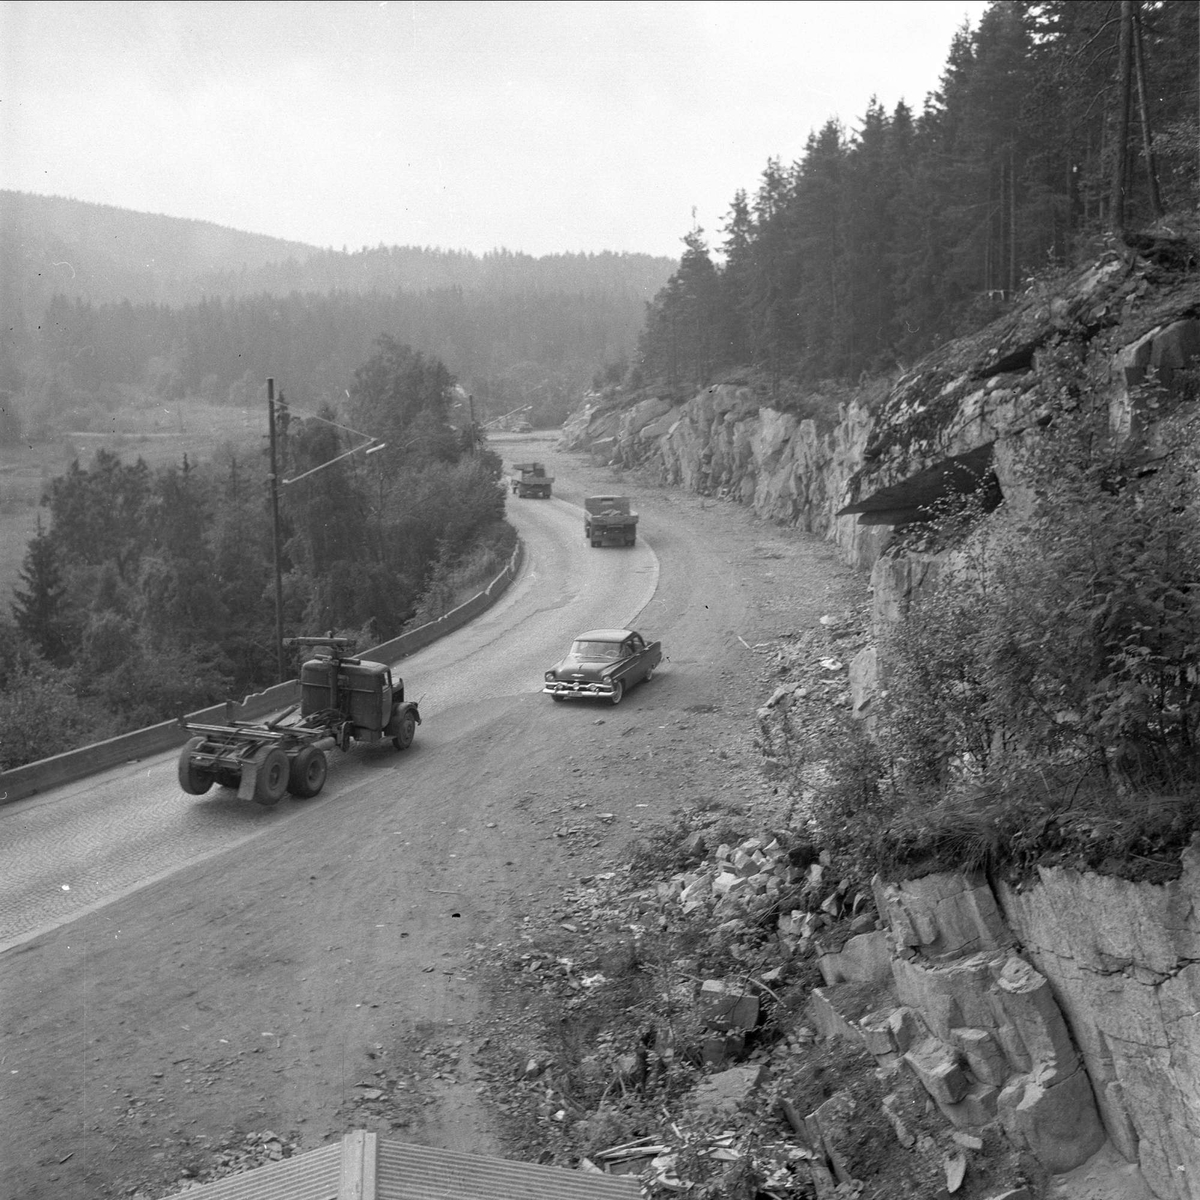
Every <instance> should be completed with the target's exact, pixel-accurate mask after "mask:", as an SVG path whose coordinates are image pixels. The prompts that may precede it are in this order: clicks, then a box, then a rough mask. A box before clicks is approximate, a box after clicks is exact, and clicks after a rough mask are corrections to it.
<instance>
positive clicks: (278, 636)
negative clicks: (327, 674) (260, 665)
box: [267, 379, 285, 683]
mask: <svg viewBox="0 0 1200 1200" xmlns="http://www.w3.org/2000/svg"><path fill="white" fill-rule="evenodd" d="M279 402H280V404H282V403H283V392H282V390H281V391H280V393H279ZM267 425H268V429H269V431H270V441H271V473H270V475H268V476H267V479H268V481H269V482H270V485H271V535H272V544H273V546H274V551H275V663H276V669H277V672H278V676H279V679H278V682H279V683H283V682H284V678H285V677H284V673H283V568H282V566H281V564H280V548H279V464H278V462H277V460H276V437H275V380H274V379H268V380H267Z"/></svg>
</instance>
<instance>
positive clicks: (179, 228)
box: [0, 191, 318, 311]
mask: <svg viewBox="0 0 1200 1200" xmlns="http://www.w3.org/2000/svg"><path fill="white" fill-rule="evenodd" d="M316 253H318V249H317V247H315V246H306V245H305V244H304V243H302V242H289V241H285V240H283V239H282V238H273V237H268V236H267V235H265V234H260V233H243V232H241V231H240V230H235V229H227V228H225V227H224V226H221V225H215V224H213V223H212V222H209V221H197V220H191V219H189V218H185V217H166V216H160V215H157V214H152V213H140V212H134V211H132V210H131V209H125V208H115V207H113V206H112V205H108V204H92V203H90V202H88V201H83V200H69V199H66V198H64V197H61V196H37V195H33V194H30V193H26V192H13V191H0V276H2V278H0V286H2V287H3V294H4V295H5V297H6V298H7V297H9V296H12V297H14V298H17V299H19V300H20V301H21V302H23V303H22V307H23V308H25V310H26V311H29V310H30V309H31V308H33V309H36V308H38V307H39V306H40V304H44V303H45V302H47V301H49V299H50V297H51V296H53V295H55V294H56V293H61V294H63V295H67V296H70V297H72V298H75V297H78V298H79V299H82V300H90V301H92V302H94V303H102V302H104V301H121V300H128V301H130V303H133V304H138V303H165V304H178V303H184V302H186V300H187V299H190V298H191V297H189V296H188V295H187V294H186V292H187V290H188V289H189V287H190V284H191V281H193V280H194V279H196V278H197V277H199V276H202V275H207V274H211V273H213V272H214V271H245V270H251V271H253V270H257V269H259V268H261V267H264V266H266V265H267V264H269V263H273V262H279V261H284V260H287V259H289V258H291V259H293V260H297V259H299V260H303V259H304V258H307V257H308V256H309V255H311V254H316Z"/></svg>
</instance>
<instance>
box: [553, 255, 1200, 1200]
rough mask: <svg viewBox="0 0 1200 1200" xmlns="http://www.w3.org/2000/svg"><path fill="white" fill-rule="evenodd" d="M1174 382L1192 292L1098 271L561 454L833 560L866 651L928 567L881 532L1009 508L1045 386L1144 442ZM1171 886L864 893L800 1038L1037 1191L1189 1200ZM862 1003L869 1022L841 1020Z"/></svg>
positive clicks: (611, 407)
mask: <svg viewBox="0 0 1200 1200" xmlns="http://www.w3.org/2000/svg"><path fill="white" fill-rule="evenodd" d="M1198 359H1200V278H1198V277H1197V276H1196V275H1195V274H1194V273H1193V274H1191V275H1190V276H1189V275H1186V274H1178V273H1177V274H1173V275H1172V274H1170V273H1168V272H1166V271H1164V270H1163V269H1162V268H1161V267H1160V266H1156V265H1155V264H1152V263H1149V262H1147V261H1146V260H1143V259H1138V258H1130V257H1128V256H1122V255H1118V254H1113V255H1110V256H1107V257H1105V258H1103V259H1102V260H1100V261H1099V262H1097V263H1094V264H1092V265H1091V266H1089V267H1087V268H1086V269H1083V270H1080V271H1077V272H1075V273H1074V274H1073V275H1071V276H1070V277H1068V278H1066V279H1064V280H1061V281H1059V282H1058V283H1057V284H1056V285H1055V286H1053V287H1051V286H1042V285H1039V286H1037V287H1034V288H1031V289H1030V291H1029V293H1028V294H1027V295H1026V296H1025V297H1023V298H1022V300H1021V301H1020V302H1019V303H1018V304H1017V305H1016V306H1015V308H1014V310H1013V312H1012V313H1011V314H1010V315H1008V316H1007V317H1005V318H1003V319H1002V320H1000V321H997V322H995V323H993V324H992V325H990V326H988V327H987V328H985V329H983V330H981V331H979V332H978V333H976V334H974V335H972V336H970V337H967V338H963V339H960V340H958V341H955V342H952V343H948V344H947V345H945V346H943V347H941V348H940V349H939V350H937V351H936V352H934V353H933V354H931V355H929V356H927V357H926V358H925V359H924V360H922V361H921V362H920V363H918V364H916V365H915V366H913V367H912V368H911V369H907V370H905V371H903V372H902V373H900V374H898V375H897V376H896V377H895V378H894V379H892V380H890V381H887V382H886V383H879V382H876V383H874V384H872V385H871V386H870V387H868V388H864V389H861V390H860V391H859V392H858V393H857V394H851V395H849V397H848V398H845V394H842V398H841V402H840V404H833V403H831V402H830V401H829V399H828V396H827V395H825V396H822V395H818V394H817V391H814V400H813V403H811V404H810V403H807V402H806V401H805V400H804V399H803V398H802V397H801V398H799V399H797V398H796V397H795V396H793V397H792V398H791V399H790V401H789V403H788V404H787V405H785V404H783V403H782V402H778V403H777V404H776V405H773V404H772V399H771V396H770V395H769V393H768V392H767V391H766V390H764V389H761V388H756V387H754V386H752V385H751V384H750V383H747V382H736V381H732V380H731V381H729V382H723V383H717V384H714V385H712V386H710V387H707V388H705V389H703V390H702V391H700V392H699V393H698V394H696V395H693V396H691V397H690V398H688V399H686V401H682V402H681V401H680V400H679V399H678V398H675V399H672V398H667V397H661V396H648V397H647V396H643V398H642V399H640V400H639V401H638V403H636V404H634V405H632V406H631V405H629V404H628V402H622V401H620V400H617V399H611V398H610V399H602V398H601V397H598V396H594V397H591V398H589V404H588V405H587V406H585V408H583V409H581V410H580V411H579V412H578V413H576V414H575V415H574V416H573V417H572V418H571V420H570V421H568V422H567V424H566V426H565V427H564V442H565V444H566V445H567V446H568V447H570V448H575V449H588V450H590V451H591V452H592V454H593V455H594V456H595V457H596V458H597V460H598V461H601V462H608V463H612V464H614V465H617V466H624V467H632V466H635V465H641V466H645V467H647V468H649V469H651V470H655V469H657V471H658V472H659V474H660V476H661V478H662V480H663V481H664V482H665V483H670V484H674V485H677V486H680V487H682V488H685V489H687V490H689V491H692V492H696V493H698V494H701V495H706V496H714V497H721V498H725V499H728V500H729V501H730V502H736V503H741V504H747V505H750V506H752V507H753V509H754V511H755V512H756V513H757V514H758V515H759V516H761V517H763V518H764V519H767V520H771V521H775V522H778V523H780V524H785V525H791V526H795V527H797V528H799V529H803V530H806V531H811V532H813V533H816V534H818V535H820V536H822V537H824V538H826V539H827V540H829V541H832V542H834V543H835V544H836V545H837V546H838V547H839V550H840V552H841V554H842V556H843V557H844V559H845V560H846V561H847V562H848V563H851V564H853V565H856V566H858V567H860V568H862V569H864V570H870V571H871V582H872V586H873V591H874V619H875V621H876V624H877V625H882V624H885V623H887V622H890V621H894V620H897V619H898V618H899V617H901V616H902V615H903V613H904V611H905V610H906V609H907V607H908V606H909V604H910V603H911V602H912V599H913V597H914V596H916V595H918V594H919V593H920V591H921V589H922V588H925V587H928V586H930V584H931V583H932V582H933V581H934V580H936V578H937V577H938V574H939V572H940V571H942V570H944V569H946V564H947V556H946V555H945V554H944V553H934V552H932V551H927V552H912V551H909V550H901V549H899V548H898V546H899V545H900V543H898V542H896V541H894V540H893V530H894V529H895V528H896V527H898V526H900V527H902V526H904V525H905V524H907V523H910V522H912V521H913V520H916V519H919V518H920V517H921V515H922V513H923V512H924V511H926V510H927V509H928V508H929V506H930V505H931V504H934V503H936V502H937V501H938V500H939V499H940V498H941V497H944V496H947V495H950V494H952V493H954V492H962V491H964V490H967V489H970V488H974V487H975V486H976V484H977V482H978V481H979V480H981V479H983V480H987V481H988V482H989V486H990V487H991V488H992V489H993V493H992V497H991V501H992V502H994V503H999V502H1000V501H1001V500H1002V499H1008V500H1010V501H1016V502H1019V499H1020V487H1019V484H1018V481H1017V479H1016V476H1015V473H1014V471H1013V464H1014V460H1015V457H1016V454H1017V452H1018V451H1019V448H1020V444H1021V439H1022V438H1023V437H1024V436H1025V433H1026V431H1027V430H1030V429H1031V428H1033V427H1034V426H1035V425H1037V424H1039V423H1044V422H1045V421H1046V420H1047V419H1048V418H1049V417H1051V416H1052V415H1053V404H1054V403H1055V397H1056V394H1057V392H1056V389H1055V386H1054V385H1053V382H1052V380H1053V377H1054V375H1055V373H1056V372H1059V373H1061V371H1062V370H1063V369H1064V367H1063V364H1064V363H1067V364H1068V368H1067V369H1069V370H1071V371H1074V372H1076V373H1077V374H1079V375H1086V376H1087V377H1088V378H1089V379H1090V380H1091V381H1092V382H1093V385H1094V386H1095V387H1096V388H1097V389H1099V392H1100V395H1101V399H1102V401H1103V402H1104V403H1106V405H1107V411H1108V415H1109V423H1110V427H1111V429H1112V431H1113V432H1114V433H1115V434H1116V435H1117V436H1118V437H1129V436H1131V435H1133V434H1135V433H1136V434H1138V435H1141V434H1145V433H1147V432H1149V433H1150V434H1151V435H1152V434H1153V419H1154V417H1155V415H1156V412H1157V409H1158V406H1159V405H1160V403H1161V401H1162V398H1163V396H1164V394H1170V393H1172V392H1174V393H1176V394H1178V393H1179V390H1180V388H1181V386H1182V385H1183V384H1184V383H1185V382H1186V381H1187V376H1186V374H1184V373H1185V372H1187V371H1188V370H1189V369H1193V370H1194V369H1195V367H1196V365H1197V361H1198ZM810 413H811V414H815V415H807V414H810ZM1151 441H1152V436H1151ZM648 532H649V531H648ZM889 543H891V548H890V549H889ZM878 659H879V656H878V654H877V652H876V651H875V650H874V649H870V650H866V651H864V652H863V653H862V655H860V657H859V659H858V660H856V661H855V663H854V664H853V666H852V668H851V672H850V680H851V685H852V692H853V699H854V706H855V711H856V712H858V713H859V714H860V715H863V716H869V709H870V697H871V695H872V692H873V689H874V687H875V680H876V677H877V673H878V671H879V670H880V669H881V666H886V664H880V663H879V661H878ZM1184 866H1185V869H1184V871H1183V874H1182V876H1181V877H1180V878H1179V879H1177V880H1175V881H1173V882H1170V883H1165V884H1150V883H1132V882H1128V881H1124V880H1120V879H1114V878H1109V877H1102V876H1098V875H1090V874H1081V873H1078V872H1074V871H1071V870H1067V869H1063V868H1048V869H1043V870H1041V871H1040V872H1039V875H1038V878H1037V879H1036V880H1034V881H1032V882H1027V883H1026V884H1024V885H1023V886H1021V887H1015V886H1009V885H1003V884H999V883H997V884H995V886H993V885H992V884H991V883H990V882H989V881H988V880H987V879H986V878H984V877H982V876H964V875H936V876H928V877H926V878H925V879H920V880H908V881H904V882H902V883H896V884H889V883H887V882H886V881H879V883H878V886H877V901H878V906H879V912H880V914H881V916H882V919H883V923H886V929H881V930H877V931H876V932H875V933H865V934H861V935H859V937H858V938H855V939H852V940H851V942H850V943H848V944H847V946H846V947H844V948H843V949H842V951H841V952H839V954H838V955H836V956H834V955H831V956H829V960H828V961H827V962H824V963H823V964H822V970H823V972H824V976H825V980H826V984H825V986H824V987H823V988H818V989H816V990H815V991H814V993H813V1001H812V1018H813V1022H814V1024H815V1025H817V1026H818V1027H819V1028H820V1029H821V1031H822V1032H823V1033H825V1034H827V1035H828V1036H840V1037H847V1036H848V1037H854V1038H856V1039H859V1040H861V1041H862V1043H863V1044H864V1045H865V1046H866V1048H867V1049H868V1050H869V1051H870V1052H871V1053H872V1054H874V1055H875V1056H876V1058H877V1059H878V1061H879V1063H880V1065H881V1067H884V1068H886V1069H889V1070H895V1071H903V1072H906V1073H907V1074H908V1076H909V1077H910V1078H913V1079H915V1080H918V1081H919V1082H920V1085H921V1086H922V1087H923V1088H924V1089H925V1091H926V1092H927V1093H928V1095H929V1097H930V1098H931V1100H932V1102H933V1103H935V1104H937V1105H938V1106H939V1108H940V1109H941V1111H942V1112H943V1113H944V1114H945V1116H946V1118H947V1119H948V1120H949V1121H951V1122H952V1123H953V1124H954V1125H955V1126H957V1127H959V1128H960V1129H971V1128H977V1127H982V1126H985V1125H992V1124H995V1125H998V1126H999V1127H1000V1128H1002V1129H1003V1130H1004V1131H1005V1134H1006V1135H1007V1137H1008V1138H1009V1139H1011V1140H1012V1141H1013V1142H1014V1143H1016V1144H1018V1145H1020V1146H1023V1147H1024V1148H1025V1149H1027V1150H1028V1151H1029V1152H1030V1153H1032V1154H1033V1155H1034V1156H1035V1157H1036V1158H1038V1159H1039V1160H1040V1161H1041V1162H1042V1163H1043V1165H1044V1166H1045V1167H1046V1168H1047V1169H1048V1170H1051V1171H1055V1172H1059V1171H1066V1170H1070V1169H1071V1168H1073V1167H1077V1166H1078V1165H1079V1164H1081V1163H1083V1162H1084V1161H1085V1160H1088V1159H1089V1158H1090V1157H1091V1156H1093V1155H1095V1154H1097V1153H1098V1152H1100V1151H1101V1149H1102V1148H1103V1153H1105V1154H1108V1153H1111V1151H1112V1148H1115V1150H1116V1151H1118V1152H1119V1153H1120V1154H1121V1155H1123V1156H1124V1158H1125V1159H1126V1160H1128V1161H1129V1162H1130V1163H1135V1164H1137V1166H1138V1168H1139V1169H1140V1171H1141V1173H1142V1175H1143V1177H1144V1179H1145V1181H1146V1183H1147V1184H1148V1186H1149V1187H1150V1189H1151V1190H1152V1191H1153V1193H1154V1194H1155V1195H1156V1196H1157V1197H1159V1200H1200V849H1198V848H1197V847H1195V846H1193V848H1192V849H1191V850H1189V851H1188V854H1187V856H1186V858H1185V864H1184ZM864 988H866V989H867V992H868V993H869V994H870V995H872V996H877V997H878V1003H877V1004H876V1006H875V1008H874V1009H873V1011H870V1012H865V1013H864V1012H863V1011H862V1007H861V1006H862V1001H863V995H864ZM1095 1161H1099V1160H1098V1159H1097V1160H1095ZM1131 1169H1132V1168H1131Z"/></svg>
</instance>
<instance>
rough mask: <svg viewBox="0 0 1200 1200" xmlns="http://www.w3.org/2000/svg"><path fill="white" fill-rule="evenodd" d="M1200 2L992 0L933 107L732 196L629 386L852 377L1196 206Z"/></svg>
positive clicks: (692, 246) (646, 337) (697, 243)
mask: <svg viewBox="0 0 1200 1200" xmlns="http://www.w3.org/2000/svg"><path fill="white" fill-rule="evenodd" d="M1196 46H1197V9H1196V6H1195V5H1194V4H1191V3H1185V2H1183V0H1165V2H1161V3H1140V4H1139V3H1134V2H1132V0H1110V2H1106V3H1088V4H1081V3H1074V2H1072V0H1052V2H1050V3H1027V2H1022V0H997V2H996V3H993V4H992V5H991V6H990V7H989V8H988V9H987V10H986V11H985V13H984V15H983V17H982V18H981V20H980V22H979V26H978V28H977V29H975V30H973V31H972V30H970V29H969V28H966V27H964V28H963V29H962V30H960V31H959V33H958V34H957V35H956V36H955V38H954V40H953V43H952V45H951V47H950V51H949V56H948V59H947V63H946V67H945V70H944V72H943V75H942V78H941V82H940V86H939V88H938V90H937V91H935V92H933V93H931V94H930V95H929V96H928V97H927V98H926V100H925V103H924V106H923V108H922V109H921V111H920V112H914V111H913V109H912V108H910V107H909V106H908V105H907V104H906V103H904V102H901V103H899V104H897V105H896V107H895V108H894V109H893V110H892V111H891V112H888V111H886V110H885V109H884V108H883V106H882V105H881V104H879V102H878V101H877V100H875V99H872V100H871V101H870V103H869V104H868V106H867V109H866V112H865V113H864V115H863V117H862V119H861V122H860V123H859V126H858V128H857V129H855V130H853V131H852V132H848V131H847V130H846V129H845V128H844V127H843V126H842V125H841V124H840V123H839V122H838V121H836V120H830V121H828V122H827V123H826V124H825V125H824V126H823V127H822V128H821V129H820V130H818V131H816V132H814V133H813V134H812V135H811V136H810V137H809V139H808V142H807V144H806V146H805V150H804V153H803V155H802V156H801V158H800V159H799V161H797V162H794V163H791V164H790V165H789V164H784V163H782V162H780V161H779V160H777V159H772V160H771V161H769V162H768V163H767V166H766V169H765V170H764V172H763V174H762V178H761V180H760V182H759V185H758V188H757V190H756V191H755V192H754V193H753V194H752V195H751V194H748V193H747V192H746V191H744V190H740V191H738V192H737V194H736V195H735V196H734V198H733V201H732V204H731V207H730V211H729V214H728V217H727V220H726V223H725V226H724V229H723V239H722V241H721V242H720V244H719V246H718V247H717V250H718V251H719V257H718V259H717V261H714V255H713V252H712V250H711V248H710V246H709V244H708V242H707V240H706V239H705V237H704V231H703V230H701V229H698V228H697V229H693V230H692V231H690V232H689V233H688V234H687V235H686V236H685V237H684V239H683V241H684V245H685V251H684V254H683V256H682V259H681V262H680V265H679V269H678V270H677V271H676V272H675V273H674V274H673V275H672V277H671V278H670V280H669V281H668V283H667V285H666V286H665V287H664V288H663V289H662V290H661V291H660V292H659V293H658V295H657V296H656V297H655V299H654V300H653V302H652V303H651V304H649V305H648V306H647V312H646V320H645V324H644V326H643V330H642V334H641V338H640V345H639V363H638V365H637V368H636V370H635V371H634V373H633V374H632V376H631V378H630V382H631V383H633V384H634V385H641V384H647V385H649V384H651V383H657V384H660V385H661V384H666V385H667V386H668V387H677V388H680V389H684V388H687V387H695V386H703V385H705V384H707V383H709V382H711V381H712V380H713V379H714V377H715V376H716V374H717V373H718V372H719V371H721V370H722V369H726V368H730V367H745V366H751V367H753V368H755V369H756V370H758V371H760V372H762V374H763V375H764V376H765V377H766V379H767V380H768V381H770V383H771V384H772V385H773V386H777V385H778V383H779V382H780V380H782V379H784V378H790V379H798V380H801V381H814V380H818V379H839V378H840V379H856V378H858V377H859V376H860V375H861V374H862V373H863V372H870V373H875V372H881V371H887V370H891V369H894V368H895V367H896V366H897V365H898V364H903V363H906V362H909V361H911V360H912V359H913V358H915V357H917V356H919V355H920V354H922V353H924V352H926V351H928V350H929V349H931V348H933V347H934V346H936V345H938V344H939V343H941V342H942V341H944V340H946V339H948V338H952V337H954V336H957V335H960V334H962V333H965V332H967V331H969V330H972V329H974V328H977V327H979V326H980V325H982V324H984V323H986V322H987V321H988V320H990V319H992V318H994V317H995V316H997V315H999V314H1000V313H1001V312H1002V311H1003V310H1004V307H1005V305H1006V304H1007V303H1008V302H1009V301H1010V300H1011V299H1012V298H1013V297H1014V296H1015V295H1016V294H1018V293H1019V292H1020V290H1021V289H1022V288H1023V287H1024V286H1025V285H1026V283H1027V282H1028V281H1029V279H1030V278H1031V276H1034V275H1036V274H1038V273H1039V272H1043V271H1045V270H1047V269H1052V268H1055V267H1063V266H1068V265H1070V264H1072V263H1074V262H1076V261H1078V260H1080V259H1081V258H1083V257H1087V256H1089V255H1091V254H1094V253H1095V252H1096V250H1097V249H1098V248H1099V247H1100V246H1101V245H1102V244H1103V243H1102V240H1101V239H1102V238H1103V237H1104V236H1105V235H1108V234H1112V233H1116V234H1118V235H1120V234H1124V233H1126V232H1127V231H1128V230H1130V229H1132V228H1137V227H1139V226H1145V225H1149V224H1151V223H1153V222H1155V221H1156V220H1158V219H1160V218H1162V217H1163V216H1164V214H1167V213H1172V214H1175V215H1178V214H1180V213H1187V212H1192V211H1194V209H1195V204H1196V196H1197V154H1196V146H1197V134H1198V129H1197V115H1196V113H1197V95H1196V91H1197V83H1196V80H1197V73H1196Z"/></svg>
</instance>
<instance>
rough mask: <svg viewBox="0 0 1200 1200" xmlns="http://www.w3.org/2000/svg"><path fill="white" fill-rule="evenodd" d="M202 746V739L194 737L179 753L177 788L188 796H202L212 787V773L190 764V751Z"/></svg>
mask: <svg viewBox="0 0 1200 1200" xmlns="http://www.w3.org/2000/svg"><path fill="white" fill-rule="evenodd" d="M203 745H204V739H203V738H202V737H194V738H192V739H191V741H189V742H188V744H187V745H186V746H184V748H183V749H182V750H180V752H179V786H180V787H181V788H183V790H184V791H185V792H187V793H188V795H189V796H203V795H204V793H205V792H207V791H208V789H209V788H210V787H212V785H213V773H212V772H211V771H205V770H203V769H202V768H200V767H197V766H196V765H195V764H194V763H193V762H192V751H193V750H199V749H200V747H201V746H203Z"/></svg>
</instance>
